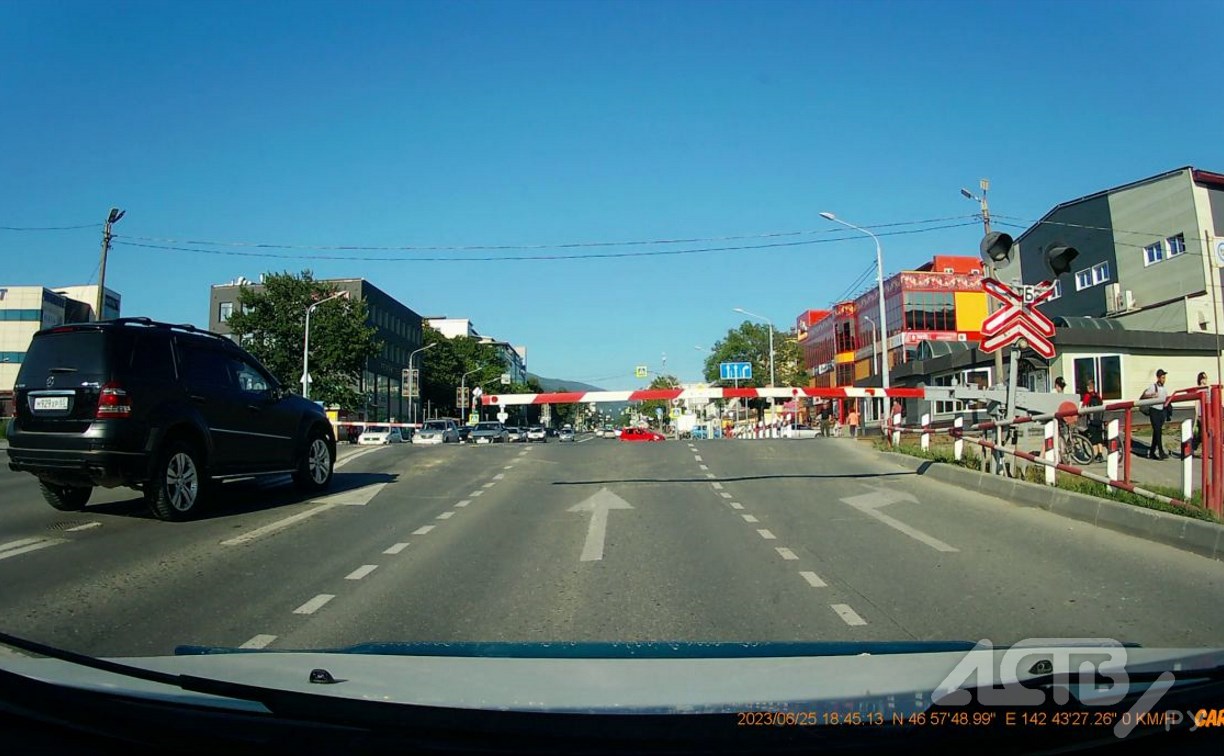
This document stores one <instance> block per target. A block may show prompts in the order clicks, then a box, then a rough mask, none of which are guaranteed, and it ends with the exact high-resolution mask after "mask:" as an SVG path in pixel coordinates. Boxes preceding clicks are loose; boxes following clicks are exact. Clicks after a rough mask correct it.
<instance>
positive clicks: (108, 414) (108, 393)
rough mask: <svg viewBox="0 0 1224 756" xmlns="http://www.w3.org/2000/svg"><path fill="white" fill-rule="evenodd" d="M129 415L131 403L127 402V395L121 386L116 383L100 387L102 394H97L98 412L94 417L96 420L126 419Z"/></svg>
mask: <svg viewBox="0 0 1224 756" xmlns="http://www.w3.org/2000/svg"><path fill="white" fill-rule="evenodd" d="M131 414H132V403H131V401H129V400H128V393H127V392H126V391H124V390H123V387H122V386H120V385H119V384H117V383H108V384H106V385H105V386H103V387H102V393H100V394H98V412H97V414H96V415H95V417H97V419H99V420H106V419H110V418H116V417H128V416H130V415H131Z"/></svg>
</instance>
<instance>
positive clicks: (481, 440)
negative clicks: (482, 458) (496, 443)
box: [476, 438, 489, 444]
mask: <svg viewBox="0 0 1224 756" xmlns="http://www.w3.org/2000/svg"><path fill="white" fill-rule="evenodd" d="M476 443H478V444H487V443H489V439H487V438H478V439H476Z"/></svg>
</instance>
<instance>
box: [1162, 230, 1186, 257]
mask: <svg viewBox="0 0 1224 756" xmlns="http://www.w3.org/2000/svg"><path fill="white" fill-rule="evenodd" d="M1165 243H1166V244H1168V245H1169V257H1177V256H1178V255H1184V254H1185V253H1186V236H1185V234H1178V235H1177V236H1170V237H1169V238H1168V239H1165Z"/></svg>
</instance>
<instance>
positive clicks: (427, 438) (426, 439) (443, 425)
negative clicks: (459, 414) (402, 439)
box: [412, 420, 459, 444]
mask: <svg viewBox="0 0 1224 756" xmlns="http://www.w3.org/2000/svg"><path fill="white" fill-rule="evenodd" d="M412 443H414V444H457V443H459V426H458V425H456V424H455V421H454V420H426V421H425V424H424V425H422V426H421V429H420V430H419V431H417V432H416V435H414V436H413V437H412Z"/></svg>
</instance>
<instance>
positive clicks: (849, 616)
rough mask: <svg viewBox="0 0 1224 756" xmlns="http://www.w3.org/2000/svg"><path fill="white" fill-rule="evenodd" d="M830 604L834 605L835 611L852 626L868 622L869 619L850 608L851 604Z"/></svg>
mask: <svg viewBox="0 0 1224 756" xmlns="http://www.w3.org/2000/svg"><path fill="white" fill-rule="evenodd" d="M830 606H831V607H832V609H833V611H835V612H837V616H838V617H841V618H842V620H843V621H844V622H845V623H846V624H847V625H850V626H851V627H857V626H859V625H866V624H867V620H865V619H863V618H862V617H860V616H859V615H858V612H856V611H854V610H853V609H851V608H850V605H849V604H830Z"/></svg>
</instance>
